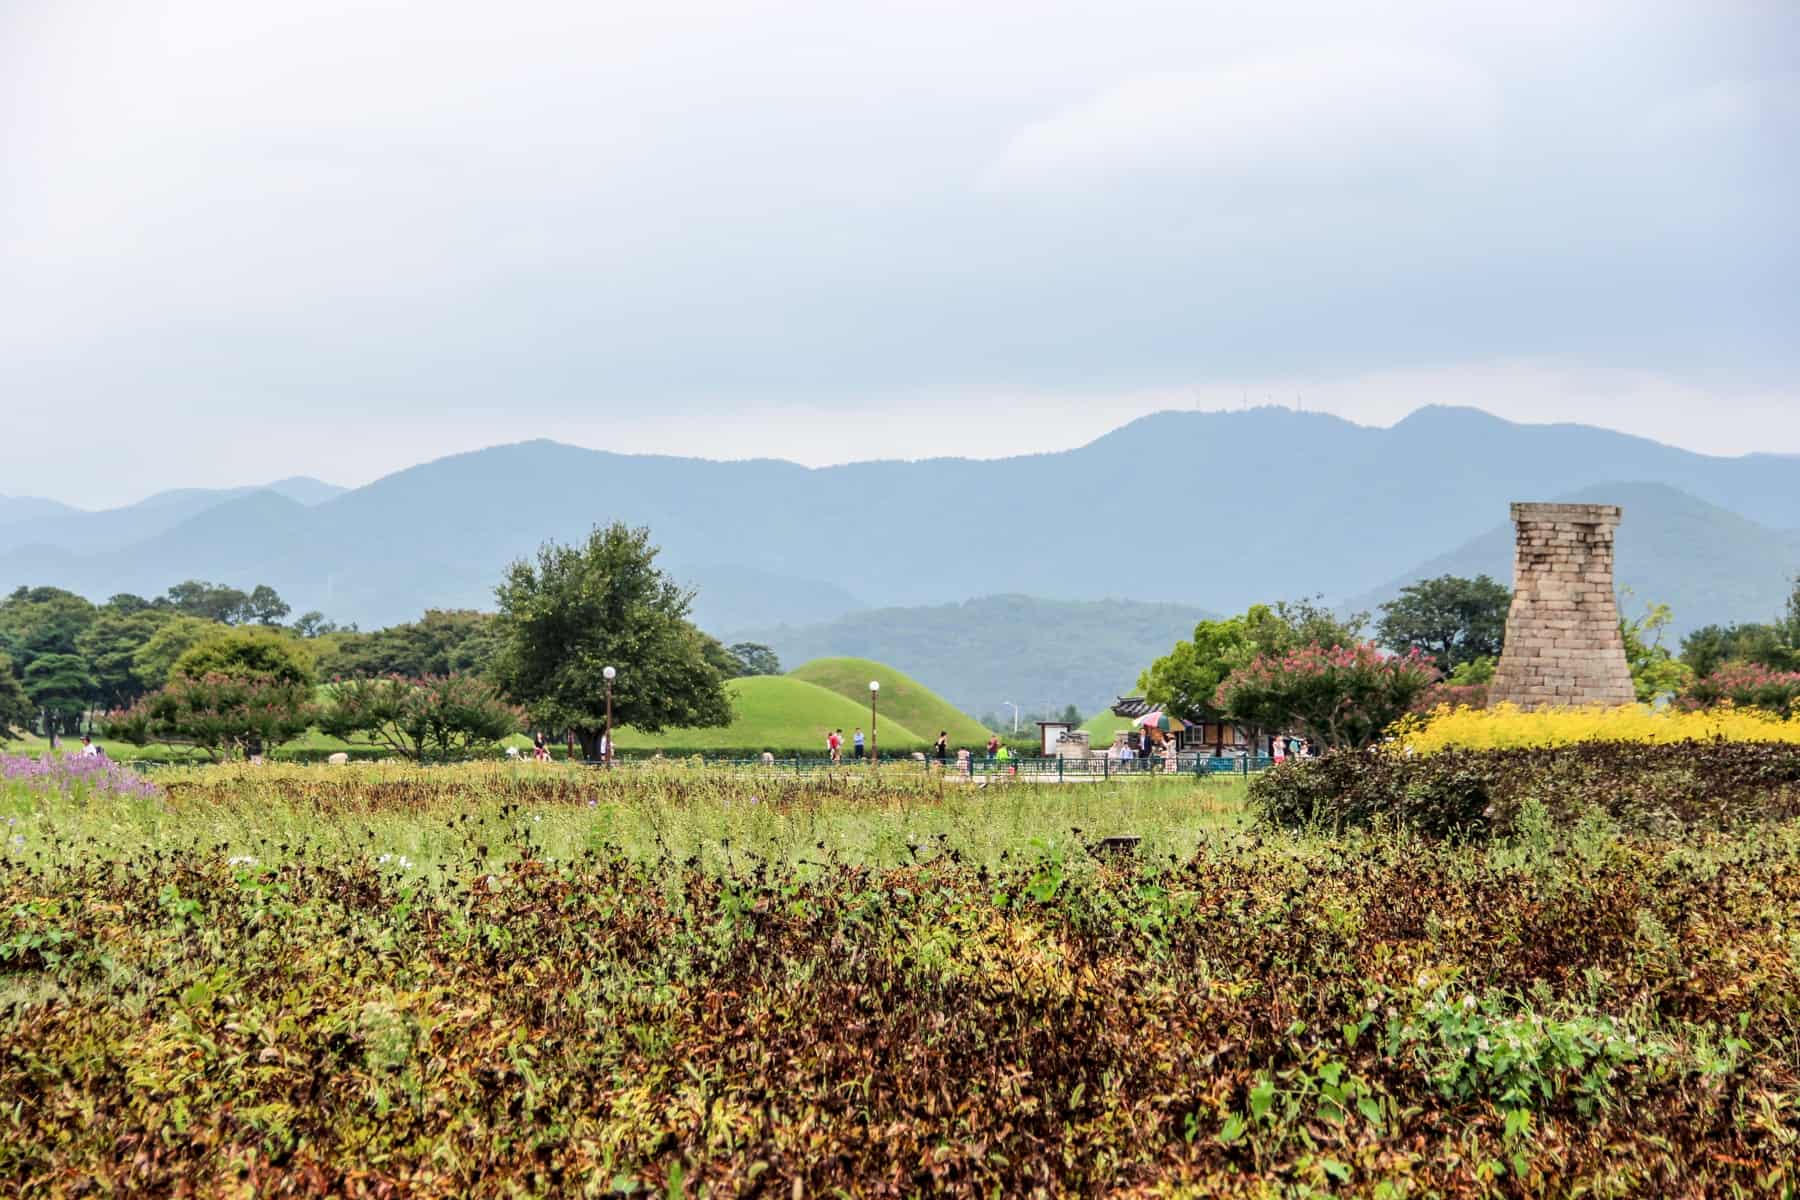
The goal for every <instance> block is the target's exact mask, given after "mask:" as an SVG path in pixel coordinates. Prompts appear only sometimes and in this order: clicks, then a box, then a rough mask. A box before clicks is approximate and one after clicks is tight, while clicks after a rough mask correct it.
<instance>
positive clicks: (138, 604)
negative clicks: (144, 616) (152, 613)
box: [100, 592, 150, 616]
mask: <svg viewBox="0 0 1800 1200" xmlns="http://www.w3.org/2000/svg"><path fill="white" fill-rule="evenodd" d="M100 607H101V608H103V609H106V610H108V611H110V612H115V613H118V614H120V615H121V616H130V615H131V614H132V613H135V612H143V611H144V610H145V609H147V608H149V607H150V602H149V601H148V600H146V599H144V598H143V597H142V596H140V595H138V594H136V593H135V592H115V593H113V595H111V596H110V597H108V598H107V601H106V603H105V604H102V605H101V606H100Z"/></svg>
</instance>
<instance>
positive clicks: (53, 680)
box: [20, 654, 94, 733]
mask: <svg viewBox="0 0 1800 1200" xmlns="http://www.w3.org/2000/svg"><path fill="white" fill-rule="evenodd" d="M20 682H21V683H23V684H24V687H25V694H26V695H27V696H29V697H30V698H31V703H32V704H33V705H35V706H36V707H37V708H39V709H42V710H43V712H44V714H45V723H46V728H45V730H44V732H45V733H52V732H55V733H67V732H68V731H69V730H71V729H79V728H80V727H81V717H82V714H84V713H85V712H87V710H88V703H89V701H91V700H92V699H93V698H94V677H93V676H92V675H90V674H88V669H87V663H85V662H83V661H82V658H81V656H80V655H79V654H40V655H38V656H37V657H36V658H34V659H32V660H31V662H30V663H29V664H27V665H26V667H25V670H24V671H22V672H21V673H20Z"/></svg>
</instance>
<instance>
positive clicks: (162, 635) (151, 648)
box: [131, 614, 221, 690]
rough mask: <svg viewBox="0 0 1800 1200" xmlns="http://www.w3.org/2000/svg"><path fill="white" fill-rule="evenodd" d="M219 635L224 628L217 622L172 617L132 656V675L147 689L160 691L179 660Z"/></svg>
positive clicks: (178, 616) (196, 618) (170, 615)
mask: <svg viewBox="0 0 1800 1200" xmlns="http://www.w3.org/2000/svg"><path fill="white" fill-rule="evenodd" d="M220 631H221V626H220V625H219V624H218V623H217V622H215V621H207V620H204V619H202V618H200V617H186V616H181V615H178V614H169V615H168V617H167V620H165V621H164V622H163V623H162V625H161V626H159V627H158V628H157V630H156V632H155V633H153V634H151V635H150V640H149V641H147V642H145V643H144V644H143V645H141V646H139V647H138V648H137V650H135V651H134V652H133V653H132V655H131V669H132V672H133V673H134V674H135V675H136V676H137V679H138V682H139V683H140V684H142V685H143V686H144V687H145V688H148V689H152V690H154V689H156V688H159V687H161V686H162V685H163V684H165V683H167V682H169V676H170V675H171V674H173V673H174V670H175V661H176V660H177V659H179V658H180V657H181V656H182V655H183V654H186V653H187V652H188V651H189V650H191V649H192V648H193V647H194V646H196V645H198V644H199V643H200V642H202V641H204V640H205V639H206V638H208V637H210V636H212V635H213V634H215V633H218V632H220Z"/></svg>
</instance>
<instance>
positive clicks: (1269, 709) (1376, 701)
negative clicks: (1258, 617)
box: [1213, 643, 1438, 749]
mask: <svg viewBox="0 0 1800 1200" xmlns="http://www.w3.org/2000/svg"><path fill="white" fill-rule="evenodd" d="M1437 677H1438V672H1437V668H1436V667H1435V666H1434V665H1433V664H1432V661H1431V659H1430V657H1429V656H1427V655H1426V654H1424V653H1423V652H1421V651H1419V650H1410V651H1408V652H1407V653H1405V654H1403V655H1393V656H1390V655H1386V654H1383V653H1382V652H1381V651H1380V650H1379V649H1377V648H1376V647H1375V646H1374V645H1373V644H1372V643H1364V644H1362V645H1358V646H1353V647H1327V646H1306V647H1303V648H1301V649H1299V650H1292V651H1289V652H1287V653H1286V654H1282V655H1258V656H1257V657H1256V658H1255V659H1254V660H1253V661H1252V662H1250V663H1249V664H1248V665H1247V666H1244V667H1240V668H1238V669H1237V670H1235V671H1233V672H1232V673H1231V675H1230V676H1229V677H1227V678H1226V680H1225V682H1224V683H1222V684H1220V685H1219V691H1218V695H1217V696H1216V697H1215V699H1214V702H1213V703H1214V706H1215V708H1216V709H1217V710H1218V711H1220V712H1222V713H1224V714H1225V715H1226V716H1227V717H1228V718H1229V719H1231V720H1234V721H1238V722H1240V723H1242V724H1245V725H1250V726H1253V727H1256V728H1262V729H1275V730H1285V729H1298V730H1300V731H1301V732H1302V733H1304V734H1305V736H1306V738H1307V740H1308V741H1311V742H1313V743H1314V744H1316V745H1320V746H1326V747H1330V748H1334V749H1336V748H1346V747H1349V748H1354V747H1360V746H1367V745H1369V744H1370V743H1372V742H1374V741H1375V740H1376V739H1377V738H1379V737H1380V736H1381V735H1382V733H1383V731H1385V730H1386V729H1387V728H1388V727H1389V726H1390V725H1392V724H1393V723H1394V722H1395V721H1397V720H1399V719H1400V718H1401V717H1402V716H1404V715H1405V714H1406V713H1407V712H1408V711H1409V710H1410V709H1411V708H1412V707H1413V706H1414V705H1415V703H1416V702H1417V701H1418V699H1419V697H1420V696H1422V695H1423V694H1424V693H1425V690H1426V689H1427V688H1429V687H1430V686H1431V685H1432V683H1433V682H1434V681H1435V680H1436V679H1437Z"/></svg>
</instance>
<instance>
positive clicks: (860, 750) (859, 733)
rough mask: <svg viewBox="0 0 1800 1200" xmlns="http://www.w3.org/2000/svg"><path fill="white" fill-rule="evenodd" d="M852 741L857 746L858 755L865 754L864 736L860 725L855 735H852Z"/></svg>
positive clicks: (859, 756)
mask: <svg viewBox="0 0 1800 1200" xmlns="http://www.w3.org/2000/svg"><path fill="white" fill-rule="evenodd" d="M850 741H851V744H852V745H854V746H855V747H856V757H858V758H861V757H862V756H863V736H862V729H861V727H860V726H859V727H858V728H857V730H856V734H855V736H854V737H852V738H851V739H850Z"/></svg>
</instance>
